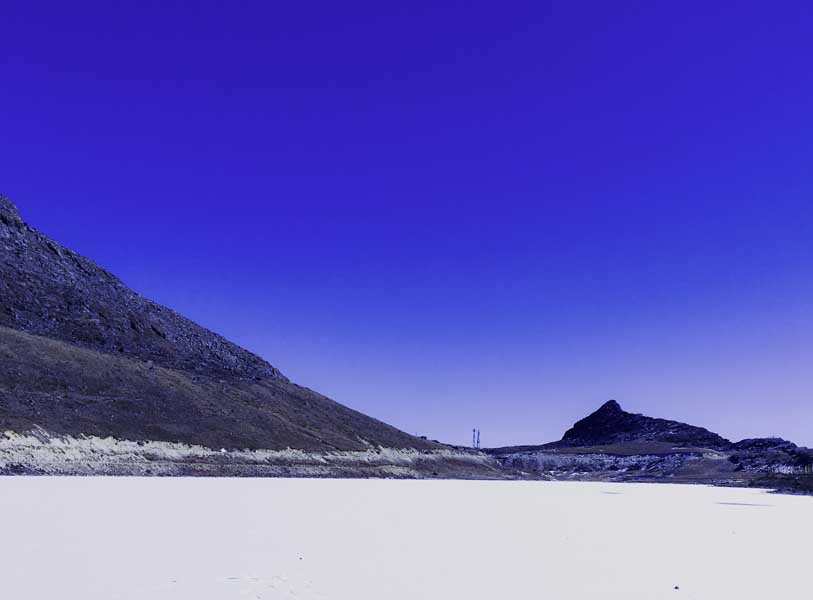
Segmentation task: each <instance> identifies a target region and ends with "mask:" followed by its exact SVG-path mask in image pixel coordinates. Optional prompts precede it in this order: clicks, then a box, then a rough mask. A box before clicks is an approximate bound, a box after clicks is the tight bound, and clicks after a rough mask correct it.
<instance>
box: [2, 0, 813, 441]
mask: <svg viewBox="0 0 813 600" xmlns="http://www.w3.org/2000/svg"><path fill="white" fill-rule="evenodd" d="M0 23H2V29H3V51H2V53H0V81H2V87H3V91H2V95H1V96H0V142H1V143H0V192H2V193H4V194H6V195H8V196H9V197H10V198H12V200H14V201H15V202H16V203H17V205H18V206H19V207H20V211H21V212H22V214H23V217H24V218H25V219H26V220H27V221H28V222H29V223H31V224H32V225H33V226H35V227H37V228H38V229H40V230H42V231H43V232H45V233H46V234H48V235H50V236H52V237H54V238H56V239H57V240H59V241H60V242H62V243H64V244H66V245H68V246H70V247H72V248H73V249H75V250H77V251H79V252H82V253H83V254H85V255H87V256H89V257H91V258H92V259H94V260H95V261H96V262H98V263H99V264H101V265H102V266H104V267H107V268H109V269H110V270H112V271H113V272H115V273H116V274H117V275H119V276H120V277H121V278H122V279H123V280H124V281H125V283H127V284H128V285H130V286H131V287H133V288H134V289H136V290H137V291H139V292H141V293H143V294H144V295H146V296H149V297H151V298H153V299H155V300H157V301H160V302H161V303H163V304H166V305H169V306H170V307H172V308H174V309H176V310H178V311H179V312H181V313H183V314H185V315H187V316H189V317H191V318H193V319H195V320H197V321H199V322H200V323H202V324H204V325H205V326H207V327H209V328H211V329H213V330H215V331H217V332H219V333H222V334H224V335H226V336H227V337H229V338H231V339H233V340H234V341H237V342H238V343H240V344H241V345H244V346H245V347H247V348H249V349H251V350H253V351H255V352H257V353H259V354H260V355H262V356H263V357H265V358H266V359H268V360H269V361H270V362H271V363H272V364H274V365H275V366H277V367H279V368H280V369H281V370H282V371H283V372H284V373H286V374H287V375H288V376H289V377H291V378H292V379H294V380H295V381H297V382H299V383H301V384H303V385H307V386H309V387H312V388H314V389H316V390H319V391H321V392H323V393H325V394H327V395H330V396H331V397H333V398H335V399H336V400H338V401H340V402H342V403H344V404H347V405H349V406H351V407H353V408H356V409H358V410H361V411H363V412H365V413H368V414H370V415H373V416H375V417H378V418H380V419H382V420H384V421H387V422H389V423H391V424H393V425H396V426H398V427H400V428H402V429H404V430H406V431H408V432H410V433H418V434H421V435H428V436H430V437H432V438H437V439H441V440H443V441H447V442H454V443H461V444H464V443H467V442H468V441H469V440H470V432H471V429H472V427H475V426H477V427H479V428H480V429H481V430H482V435H483V443H484V445H489V446H497V445H507V444H519V443H539V442H546V441H551V440H554V439H558V438H560V437H561V435H562V433H563V431H564V430H565V429H566V428H567V427H568V426H569V425H570V424H572V423H573V422H574V421H575V420H577V419H579V418H581V417H582V416H584V415H586V414H587V413H589V412H591V411H592V410H594V409H595V408H597V407H598V406H599V405H600V404H601V403H603V402H604V401H606V400H607V399H610V398H615V399H617V400H618V401H619V402H621V404H622V405H623V406H624V407H625V408H627V409H628V410H632V411H634V412H645V413H647V414H650V415H653V416H662V417H668V418H675V419H679V420H683V421H687V422H690V423H693V424H697V425H702V426H705V427H708V428H710V429H712V430H714V431H717V432H719V433H721V434H723V435H725V436H726V437H729V438H732V439H740V438H744V437H752V436H770V435H781V436H782V437H786V438H789V439H792V440H794V441H796V442H797V443H802V444H806V445H810V446H813V368H811V365H812V364H813V69H811V65H813V36H811V31H813V5H811V3H809V2H775V3H765V2H750V1H741V2H714V3H710V2H680V3H677V2H661V1H654V2H653V1H647V2H638V1H636V2H595V1H593V2H590V1H588V2H545V1H534V2H526V1H518V2H502V3H496V2H480V1H472V2H459V1H454V2H452V1H448V2H443V1H438V0H435V1H432V2H421V1H418V2H407V3H386V2H372V1H364V2H354V1H349V2H322V1H313V2H286V3H281V2H213V1H201V2H195V3H188V2H176V1H162V2H109V1H108V2H73V3H65V2H56V1H42V2H18V1H16V0H11V1H4V2H2V3H0Z"/></svg>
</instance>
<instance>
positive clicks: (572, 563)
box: [0, 477, 813, 600]
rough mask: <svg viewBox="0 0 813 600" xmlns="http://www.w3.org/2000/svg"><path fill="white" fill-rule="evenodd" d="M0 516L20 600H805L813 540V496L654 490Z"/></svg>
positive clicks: (401, 491)
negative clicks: (59, 599)
mask: <svg viewBox="0 0 813 600" xmlns="http://www.w3.org/2000/svg"><path fill="white" fill-rule="evenodd" d="M0 514H1V515H3V527H2V530H3V533H2V536H3V543H2V544H0V574H2V581H3V596H4V597H7V598H13V599H14V600H52V599H54V600H55V599H57V598H77V599H78V598H81V599H82V600H145V599H149V600H238V599H243V600H244V599H251V600H279V599H293V598H297V599H299V600H382V599H386V600H459V599H462V598H465V599H467V600H500V599H506V600H509V599H510V600H521V599H525V598H546V599H551V600H595V599H602V600H666V599H668V600H680V599H681V598H684V599H687V600H752V599H753V600H765V599H766V598H805V597H807V596H808V595H809V588H810V582H809V558H808V556H809V554H808V548H809V544H810V540H811V539H813V499H812V498H808V497H793V496H778V495H769V494H766V493H764V492H762V491H757V490H744V489H725V488H706V487H701V486H677V485H645V484H603V483H561V482H556V483H543V482H462V481H384V480H305V479H298V480H296V479H188V478H178V479H158V478H146V479H143V478H96V477H89V478H51V477H34V478H30V477H12V478H0ZM676 588H679V589H676Z"/></svg>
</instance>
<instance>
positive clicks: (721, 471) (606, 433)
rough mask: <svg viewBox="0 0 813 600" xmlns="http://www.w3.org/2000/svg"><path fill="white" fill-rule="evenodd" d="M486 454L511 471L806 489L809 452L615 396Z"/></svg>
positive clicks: (812, 458)
mask: <svg viewBox="0 0 813 600" xmlns="http://www.w3.org/2000/svg"><path fill="white" fill-rule="evenodd" d="M486 452H487V453H489V454H490V455H492V456H494V457H495V458H496V459H497V460H498V461H499V462H500V464H502V465H503V466H504V467H505V468H507V469H511V470H514V471H515V472H516V473H517V476H530V477H538V478H543V479H574V480H586V481H596V480H598V481H669V482H675V483H677V482H680V483H706V484H714V485H739V486H763V487H771V488H777V489H783V490H786V491H804V492H811V491H813V450H809V449H807V448H799V447H798V446H796V445H795V444H793V443H791V442H788V441H786V440H782V439H779V438H767V439H754V440H743V441H741V442H737V443H732V442H730V441H728V440H726V439H725V438H723V437H721V436H719V435H717V434H716V433H712V432H710V431H708V430H707V429H704V428H702V427H695V426H693V425H687V424H685V423H680V422H677V421H668V420H665V419H655V418H652V417H647V416H644V415H638V414H633V413H628V412H626V411H624V410H623V409H622V408H621V406H620V405H619V404H618V402H616V401H614V400H610V401H609V402H607V403H605V404H604V405H602V406H601V407H600V408H599V409H598V410H597V411H596V412H594V413H593V414H591V415H589V416H588V417H586V418H584V419H582V420H580V421H578V422H577V423H576V424H575V425H574V426H573V427H572V428H571V429H569V430H568V431H567V432H566V433H565V435H564V437H563V438H562V440H560V441H558V442H552V443H549V444H544V445H540V446H515V447H508V448H495V449H490V450H487V451H486Z"/></svg>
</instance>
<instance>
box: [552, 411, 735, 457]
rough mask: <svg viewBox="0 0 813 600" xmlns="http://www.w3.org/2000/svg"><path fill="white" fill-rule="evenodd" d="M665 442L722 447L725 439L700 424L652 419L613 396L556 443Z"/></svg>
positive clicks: (561, 445)
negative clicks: (636, 412) (632, 409)
mask: <svg viewBox="0 0 813 600" xmlns="http://www.w3.org/2000/svg"><path fill="white" fill-rule="evenodd" d="M640 441H647V442H667V443H670V444H678V445H685V446H699V447H701V448H714V449H724V448H729V447H730V446H731V442H729V441H728V440H727V439H725V438H723V437H721V436H719V435H717V434H716V433H712V432H710V431H709V430H708V429H703V428H702V427H695V426H693V425H687V424H685V423H679V422H678V421H668V420H666V419H655V418H652V417H647V416H644V415H638V414H634V413H628V412H626V411H625V410H624V409H622V408H621V405H620V404H618V402H616V401H615V400H610V401H609V402H606V403H605V404H603V405H602V406H601V408H599V409H598V410H597V411H596V412H594V413H593V414H591V415H589V416H587V417H585V418H584V419H582V420H581V421H578V422H577V423H576V424H575V425H574V426H573V427H572V428H571V429H569V430H568V431H567V432H565V435H564V437H563V438H562V440H561V441H560V442H554V445H556V446H558V447H573V446H598V445H607V444H619V443H624V442H640Z"/></svg>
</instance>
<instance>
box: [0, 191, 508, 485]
mask: <svg viewBox="0 0 813 600" xmlns="http://www.w3.org/2000/svg"><path fill="white" fill-rule="evenodd" d="M3 432H9V435H10V436H11V432H13V433H14V434H17V435H16V436H11V437H8V436H7V438H8V439H7V440H6V442H7V443H6V444H5V446H2V447H3V448H5V450H6V456H10V455H11V453H12V450H11V449H10V446H9V444H10V443H11V442H10V441H9V440H12V441H13V440H17V442H20V440H22V439H23V438H21V437H19V436H20V435H23V436H25V435H30V434H31V432H34V433H36V436H37V439H40V440H42V439H48V438H52V439H56V438H64V439H73V440H81V439H85V438H87V437H93V438H96V439H102V438H107V437H111V438H114V439H115V440H127V441H133V442H143V443H152V442H158V443H168V444H176V445H177V444H181V445H189V446H195V447H202V448H210V449H216V450H217V451H218V452H219V451H220V450H222V451H223V452H224V453H226V454H228V453H230V452H235V451H240V450H243V449H249V450H263V451H283V450H287V449H294V450H297V451H301V452H311V453H337V452H338V453H347V452H350V453H373V454H376V453H380V449H381V448H384V449H388V450H401V451H404V452H407V453H413V452H419V453H427V454H432V453H436V454H437V453H440V454H438V456H441V455H442V456H443V457H444V458H443V459H439V460H435V461H430V462H433V465H432V466H431V469H430V470H429V475H430V476H431V475H432V474H433V473H438V472H442V473H444V474H445V475H447V476H452V475H454V476H463V477H466V476H486V477H491V476H500V475H499V473H498V470H497V468H496V464H495V463H494V462H493V461H490V459H487V460H485V461H483V460H480V461H479V462H478V461H474V462H472V461H467V460H464V461H462V462H461V463H457V462H455V461H450V460H448V453H449V452H450V449H449V448H447V447H445V446H442V445H440V444H437V443H433V442H429V441H427V440H423V439H418V438H415V437H413V436H411V435H408V434H406V433H404V432H402V431H399V430H398V429H396V428H394V427H391V426H389V425H387V424H385V423H382V422H381V421H378V420H376V419H373V418H371V417H368V416H366V415H363V414H361V413H359V412H357V411H354V410H351V409H349V408H347V407H345V406H342V405H341V404H338V403H336V402H334V401H332V400H330V399H329V398H326V397H325V396H322V395H321V394H318V393H316V392H314V391H312V390H309V389H306V388H303V387H301V386H298V385H295V384H293V383H291V382H290V381H289V380H288V379H287V378H286V377H285V376H283V375H282V374H281V373H280V372H279V371H278V370H277V369H276V368H274V367H273V366H271V365H270V364H268V363H267V362H266V361H265V360H263V359H262V358H260V357H258V356H256V355H254V354H252V353H250V352H248V351H247V350H244V349H243V348H240V347H238V346H237V345H235V344H233V343H231V342H229V341H228V340H226V339H224V338H223V337H221V336H219V335H217V334H215V333H213V332H211V331H208V330H207V329H205V328H203V327H201V326H199V325H197V324H196V323H193V322H192V321H190V320H189V319H186V318H184V317H183V316H181V315H179V314H177V313H175V312H174V311H172V310H170V309H168V308H166V307H163V306H160V305H158V304H156V303H154V302H152V301H150V300H147V299H146V298H143V297H142V296H140V295H139V294H137V293H136V292H134V291H132V290H131V289H129V288H128V287H127V286H125V285H124V283H122V282H121V281H120V280H119V279H118V278H116V277H115V276H114V275H112V274H111V273H109V272H107V271H106V270H104V269H102V268H100V267H99V266H97V265H96V264H94V263H93V262H92V261H90V260H88V259H87V258H84V257H82V256H80V255H78V254H76V253H75V252H73V251H71V250H69V249H67V248H65V247H64V246H62V245H60V244H58V243H57V242H55V241H53V240H51V239H49V238H48V237H46V236H45V235H43V234H42V233H40V232H38V231H37V230H35V229H33V228H32V227H30V226H29V225H28V224H26V223H25V222H24V221H23V220H22V218H21V217H20V214H19V212H18V211H17V208H16V207H15V206H14V205H13V204H12V203H11V202H10V201H9V200H8V199H7V198H5V197H2V196H0V434H2V433H3ZM20 443H22V442H20ZM26 443H27V442H26ZM23 446H25V444H23ZM97 447H101V446H97ZM53 448H56V445H54V446H52V449H53ZM46 450H47V448H46ZM461 452H463V451H461ZM192 454H194V453H192ZM204 454H205V453H204ZM463 454H465V452H463ZM22 455H25V456H29V455H28V454H25V453H23V454H21V456H22ZM42 455H43V453H42V452H40V453H39V454H37V456H42ZM29 458H30V457H29ZM187 458H188V457H187ZM379 458H380V457H379ZM32 460H33V462H31V461H32ZM99 460H100V462H104V461H103V460H102V458H101V457H99ZM184 460H186V459H184ZM189 460H192V461H193V462H194V461H198V462H200V458H199V456H198V458H194V459H189ZM275 460H277V463H275V464H277V466H279V460H280V459H279V457H276V459H275ZM309 460H311V459H309ZM56 462H57V463H59V464H63V463H61V462H59V461H56ZM224 462H227V461H226V460H225V459H220V460H219V461H218V462H217V464H220V465H222V464H223V463H224ZM283 462H284V461H283ZM362 462H363V461H362ZM379 462H380V461H379ZM385 462H386V461H385ZM418 462H419V463H420V461H418ZM4 464H5V467H3V465H4ZM55 464H56V463H55ZM15 465H16V466H15ZM21 465H22V466H21ZM461 465H462V466H461ZM424 466H425V465H424ZM3 468H5V469H6V470H15V469H17V470H20V469H23V470H28V471H31V470H36V460H34V459H30V460H28V462H24V463H19V461H18V462H17V463H14V464H12V463H10V462H9V461H6V462H5V463H4V462H3V455H2V452H0V471H2V470H3ZM427 469H429V467H427V468H426V469H423V471H422V470H421V469H417V470H415V471H414V473H413V475H414V474H416V473H421V472H425V471H426V470H427ZM69 470H70V469H69ZM142 470H143V469H142ZM249 470H250V469H249ZM328 470H329V469H328ZM125 471H126V469H125ZM170 471H171V470H170ZM224 471H225V469H223V468H217V465H216V466H215V468H211V469H208V468H206V469H202V470H201V472H206V473H207V474H218V473H219V472H224ZM44 472H50V471H47V469H44ZM117 472H121V470H120V469H119V471H117ZM185 472H186V471H185ZM255 472H256V473H258V474H263V471H262V469H255ZM337 472H338V471H337ZM350 473H352V469H351V468H349V467H348V465H347V461H346V460H345V462H344V463H343V466H342V470H341V474H350ZM244 474H245V473H244ZM365 474H369V473H368V472H365Z"/></svg>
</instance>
